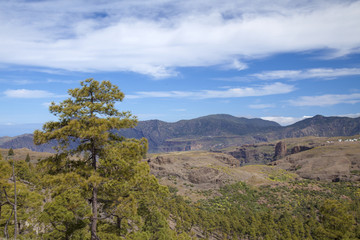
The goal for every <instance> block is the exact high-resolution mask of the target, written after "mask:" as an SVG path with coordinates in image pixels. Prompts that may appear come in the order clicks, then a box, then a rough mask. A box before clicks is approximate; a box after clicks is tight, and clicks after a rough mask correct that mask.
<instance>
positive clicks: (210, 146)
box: [0, 114, 360, 153]
mask: <svg viewBox="0 0 360 240" xmlns="http://www.w3.org/2000/svg"><path fill="white" fill-rule="evenodd" d="M356 134H360V118H347V117H324V116H320V115H317V116H315V117H313V118H309V119H305V120H303V121H300V122H297V123H295V124H293V125H290V126H286V127H282V126H280V125H279V124H277V123H275V122H271V121H266V120H261V119H247V118H238V117H234V116H230V115H225V114H219V115H210V116H205V117H200V118H196V119H191V120H181V121H178V122H175V123H168V122H163V121H159V120H150V121H140V122H139V123H138V126H137V127H135V128H132V129H123V130H121V131H120V135H122V136H124V137H128V138H142V137H145V138H147V139H148V142H149V152H152V153H155V152H173V151H189V150H220V149H223V148H227V147H231V146H241V145H244V144H255V143H261V142H263V143H266V142H271V141H274V140H278V139H283V138H298V137H305V136H315V137H334V136H352V135H356ZM32 137H33V136H32V135H31V134H24V135H20V136H17V137H11V138H9V137H3V138H0V147H2V148H10V147H13V148H22V147H26V148H29V149H31V150H34V151H43V152H53V149H52V148H51V147H52V146H53V144H47V145H42V146H35V145H34V144H33V142H32Z"/></svg>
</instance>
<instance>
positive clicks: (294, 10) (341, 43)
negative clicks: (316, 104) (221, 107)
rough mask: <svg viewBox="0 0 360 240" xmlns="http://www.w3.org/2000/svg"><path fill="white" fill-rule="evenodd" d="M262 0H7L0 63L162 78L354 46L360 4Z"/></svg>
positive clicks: (0, 16)
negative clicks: (277, 55) (281, 55)
mask: <svg viewBox="0 0 360 240" xmlns="http://www.w3.org/2000/svg"><path fill="white" fill-rule="evenodd" d="M265 3H267V1H251V2H249V1H231V0H227V1H222V2H221V4H220V3H217V2H215V3H214V2H213V1H203V0H201V1H187V0H184V1H170V0H156V1H151V4H150V2H146V1H121V2H114V1H101V3H99V2H96V3H95V2H91V1H90V2H89V1H80V0H77V1H71V2H70V1H59V0H57V1H30V2H26V1H25V2H24V1H20V0H19V1H4V2H3V3H2V4H1V6H0V21H1V22H2V24H1V25H0V44H1V46H2V47H1V48H0V63H3V64H19V65H29V66H37V67H48V68H56V69H64V70H70V71H87V72H91V71H134V72H138V73H142V74H147V75H151V76H154V77H156V78H164V77H170V76H174V75H177V74H178V73H177V71H176V68H178V67H187V66H212V65H219V66H224V65H227V66H229V67H232V68H234V69H238V70H243V69H245V68H246V67H247V65H246V60H247V59H250V58H259V57H263V56H267V55H271V54H275V53H282V52H300V51H308V50H314V49H331V50H332V52H331V56H328V57H338V56H344V55H346V54H349V53H354V52H359V47H360V31H354V29H357V28H358V26H360V18H359V17H358V16H360V2H359V1H310V2H309V1H306V3H303V1H285V0H282V1H277V2H276V3H275V4H265ZM24 9H26V11H24ZM8 19H12V20H11V21H8ZM295 74H297V73H295Z"/></svg>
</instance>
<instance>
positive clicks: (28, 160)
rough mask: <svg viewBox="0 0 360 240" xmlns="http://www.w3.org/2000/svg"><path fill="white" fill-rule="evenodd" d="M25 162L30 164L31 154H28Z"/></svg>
mask: <svg viewBox="0 0 360 240" xmlns="http://www.w3.org/2000/svg"><path fill="white" fill-rule="evenodd" d="M25 162H27V163H29V162H30V155H29V154H26V158H25Z"/></svg>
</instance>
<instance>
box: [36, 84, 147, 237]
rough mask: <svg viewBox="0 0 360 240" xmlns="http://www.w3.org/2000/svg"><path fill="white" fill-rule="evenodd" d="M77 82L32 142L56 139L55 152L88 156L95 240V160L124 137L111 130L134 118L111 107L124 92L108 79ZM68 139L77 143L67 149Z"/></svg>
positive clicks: (97, 181) (53, 107) (126, 125)
mask: <svg viewBox="0 0 360 240" xmlns="http://www.w3.org/2000/svg"><path fill="white" fill-rule="evenodd" d="M80 84H81V86H82V88H75V89H70V90H69V91H68V93H69V95H70V98H68V99H66V100H64V101H63V102H61V103H59V104H55V103H54V102H53V103H52V104H51V106H50V108H49V109H50V112H51V113H52V114H54V115H55V116H57V117H58V121H51V122H48V123H46V124H45V125H44V126H43V131H39V130H36V131H35V132H34V142H35V144H43V143H47V142H49V141H50V140H57V141H58V142H59V146H58V151H59V153H60V152H62V154H66V155H68V156H69V155H74V154H79V153H81V154H84V153H86V152H87V153H89V154H88V156H89V158H88V159H84V160H83V162H84V164H85V166H87V167H90V168H91V169H92V170H91V172H90V174H89V175H88V176H87V180H88V183H89V188H90V189H92V194H91V195H92V196H91V209H92V217H91V219H90V220H91V224H90V225H91V227H90V230H91V239H99V238H98V236H97V233H96V231H97V222H98V190H99V186H100V185H101V182H102V181H103V179H102V178H101V177H100V176H99V164H100V161H99V160H100V159H102V158H104V156H106V151H105V149H106V148H107V147H108V146H109V144H110V145H111V144H112V143H116V142H122V141H124V140H125V139H124V138H123V137H121V136H118V135H117V134H116V132H115V131H114V130H116V129H121V128H129V127H134V126H135V125H136V123H137V120H136V118H134V117H132V115H131V114H130V113H129V112H119V111H118V110H117V109H115V103H116V102H119V101H122V100H123V98H124V94H123V93H122V92H121V91H120V90H119V89H118V87H117V86H115V85H112V84H111V83H110V82H109V81H103V82H101V83H99V82H98V81H96V80H94V79H92V78H90V79H86V80H85V81H82V82H81V83H80ZM72 142H73V143H75V144H77V147H76V148H73V149H70V148H69V145H70V143H72ZM137 144H140V143H137ZM141 144H142V145H144V144H143V143H141ZM145 145H146V144H145ZM146 146H147V145H146ZM146 146H145V148H146Z"/></svg>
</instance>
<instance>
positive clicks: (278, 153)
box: [274, 141, 287, 160]
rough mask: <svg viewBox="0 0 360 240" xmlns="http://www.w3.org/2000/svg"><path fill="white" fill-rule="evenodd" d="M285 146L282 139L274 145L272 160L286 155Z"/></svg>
mask: <svg viewBox="0 0 360 240" xmlns="http://www.w3.org/2000/svg"><path fill="white" fill-rule="evenodd" d="M286 153H287V148H286V144H285V142H283V141H280V142H278V143H277V144H276V146H275V154H274V160H278V159H280V158H283V157H285V156H286Z"/></svg>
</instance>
